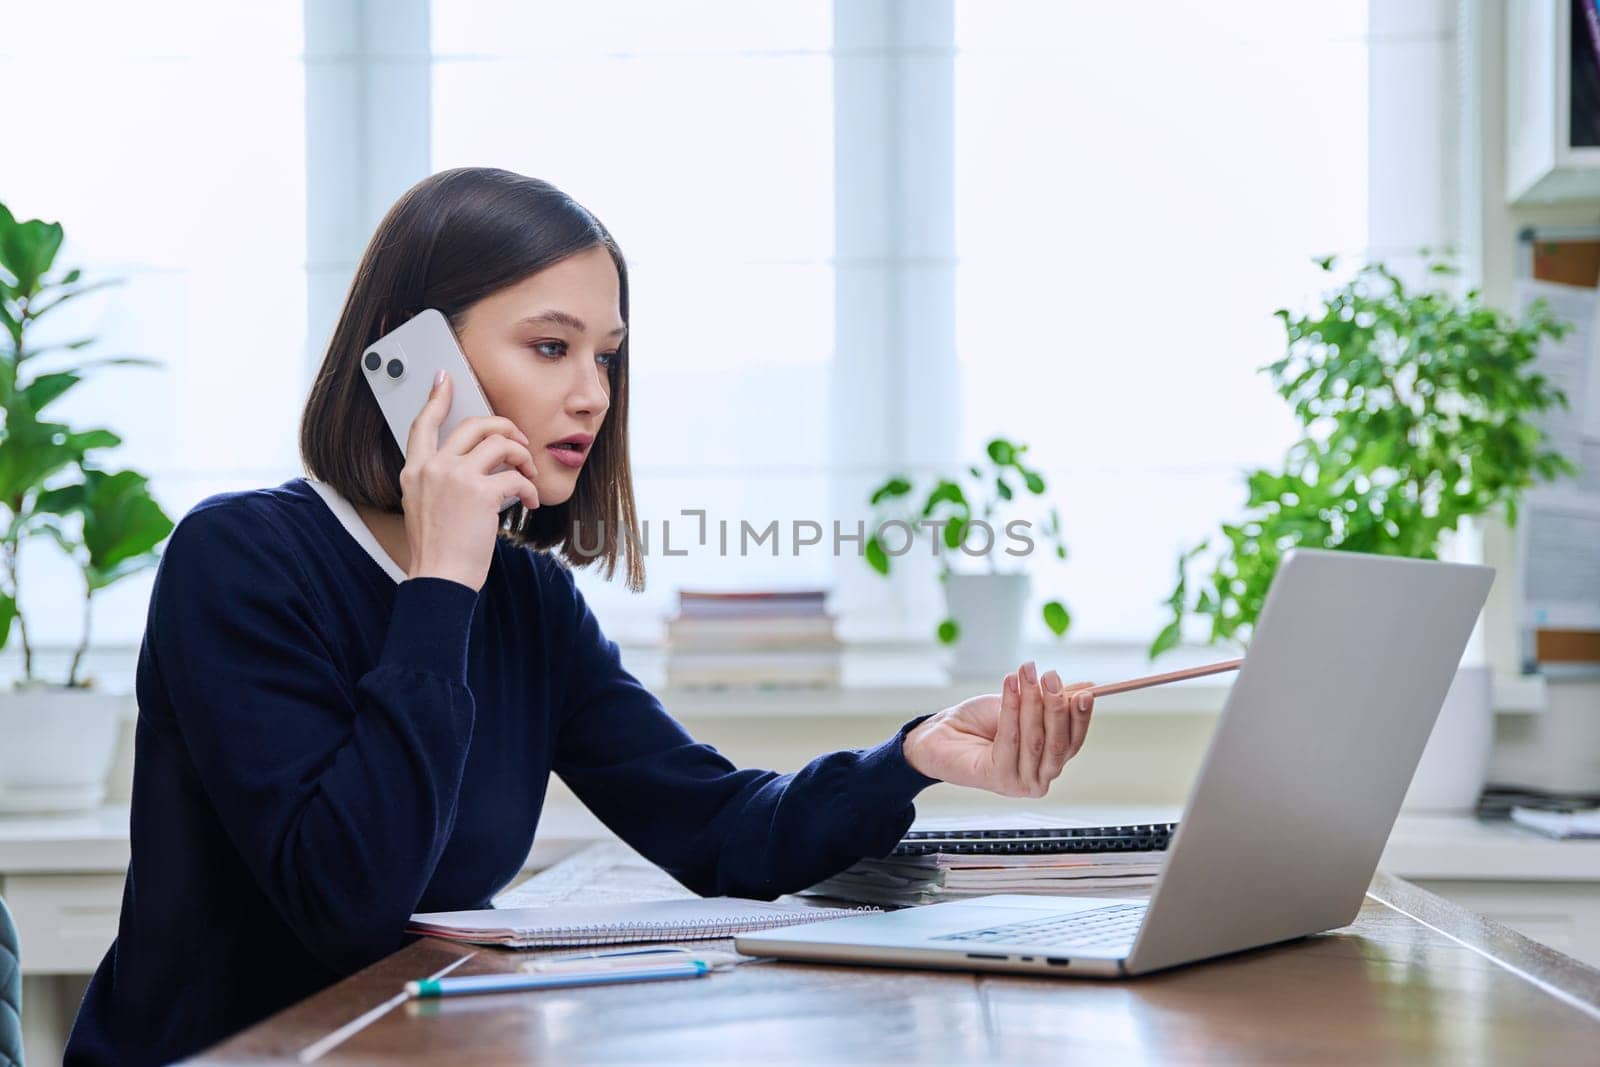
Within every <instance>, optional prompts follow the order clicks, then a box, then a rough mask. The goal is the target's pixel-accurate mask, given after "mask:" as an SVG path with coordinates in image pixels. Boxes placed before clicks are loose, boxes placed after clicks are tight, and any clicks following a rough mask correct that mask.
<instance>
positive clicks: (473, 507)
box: [400, 371, 539, 590]
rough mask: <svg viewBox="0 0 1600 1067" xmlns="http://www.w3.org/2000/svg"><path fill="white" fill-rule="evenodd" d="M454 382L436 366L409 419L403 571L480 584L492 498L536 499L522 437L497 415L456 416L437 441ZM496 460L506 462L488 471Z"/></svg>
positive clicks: (495, 512) (488, 554)
mask: <svg viewBox="0 0 1600 1067" xmlns="http://www.w3.org/2000/svg"><path fill="white" fill-rule="evenodd" d="M453 389H454V384H453V383H452V382H451V381H450V377H449V375H448V374H446V373H445V372H444V371H440V372H439V376H438V377H437V378H435V379H434V385H433V390H432V392H430V393H429V394H428V402H427V403H426V404H424V405H423V406H422V410H421V411H420V412H418V413H417V417H416V418H415V419H414V420H413V421H412V423H411V434H410V436H409V437H408V438H407V441H406V465H405V466H404V467H403V468H401V470H400V498H401V507H402V508H403V509H404V511H405V517H406V540H407V543H408V544H409V547H410V550H411V560H410V571H409V574H408V577H411V578H423V577H430V578H448V579H450V580H451V581H456V582H460V583H461V584H462V585H465V586H468V587H470V588H472V589H475V590H476V589H481V588H483V583H484V581H485V580H486V579H487V578H488V576H489V562H490V560H492V559H493V558H494V543H495V538H496V537H497V536H498V535H499V531H500V503H501V501H503V500H505V499H506V498H507V497H511V496H515V497H519V498H521V500H522V504H523V506H524V507H527V508H530V509H531V508H536V507H538V506H539V491H538V490H537V489H535V488H534V484H533V478H534V476H535V475H536V474H537V473H538V472H537V471H536V470H535V468H534V466H533V454H532V453H531V452H529V451H528V436H527V435H526V434H524V433H523V432H522V431H521V430H519V429H517V424H516V423H514V422H512V421H511V420H510V419H507V418H502V417H501V416H498V415H478V416H474V417H472V418H468V419H463V420H462V421H461V424H460V425H459V426H457V427H456V428H455V429H454V430H452V431H450V435H449V436H448V437H446V438H445V439H444V440H443V441H441V440H439V427H440V426H441V425H442V424H443V423H444V417H445V415H446V414H447V413H448V412H449V411H450V396H451V391H452V390H453ZM501 463H504V464H506V465H507V466H508V467H511V468H513V469H511V470H505V471H501V472H500V473H498V474H490V473H489V472H490V471H492V470H494V468H495V467H496V466H498V465H499V464H501Z"/></svg>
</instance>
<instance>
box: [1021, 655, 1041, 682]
mask: <svg viewBox="0 0 1600 1067" xmlns="http://www.w3.org/2000/svg"><path fill="white" fill-rule="evenodd" d="M1022 677H1023V678H1024V679H1025V680H1026V681H1027V683H1028V684H1029V685H1037V684H1038V683H1039V669H1038V668H1037V667H1035V666H1034V665H1033V660H1031V659H1030V660H1029V661H1028V662H1026V663H1024V664H1023V665H1022Z"/></svg>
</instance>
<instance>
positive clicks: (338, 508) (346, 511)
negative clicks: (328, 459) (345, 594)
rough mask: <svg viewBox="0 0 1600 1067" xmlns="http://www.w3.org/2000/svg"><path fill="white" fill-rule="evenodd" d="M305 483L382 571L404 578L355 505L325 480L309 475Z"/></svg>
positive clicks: (395, 577)
mask: <svg viewBox="0 0 1600 1067" xmlns="http://www.w3.org/2000/svg"><path fill="white" fill-rule="evenodd" d="M306 484H307V485H309V486H311V488H313V489H315V490H316V491H317V495H318V496H320V497H321V498H322V502H323V503H325V504H327V505H328V510H329V511H331V512H333V515H334V518H336V519H338V520H339V525H341V526H343V527H344V528H345V530H346V532H348V533H349V534H350V536H351V537H353V538H355V541H356V544H358V545H360V546H361V547H362V548H363V549H365V550H366V553H367V555H369V556H371V557H372V560H373V562H374V563H376V564H377V565H378V566H380V567H382V568H383V569H384V572H385V573H386V574H388V575H389V577H391V578H393V579H394V580H395V581H396V582H403V581H405V580H406V577H407V576H406V572H405V571H403V570H401V569H400V565H399V564H398V563H396V562H395V561H394V560H393V559H392V558H390V556H389V553H387V552H385V551H384V550H383V546H382V545H380V544H378V539H377V538H376V537H374V536H372V531H371V530H369V529H368V528H367V524H366V523H364V522H362V521H361V516H360V515H359V514H358V513H357V512H356V509H355V506H354V505H353V504H351V503H350V501H348V500H346V499H345V498H344V496H343V495H342V494H341V493H340V492H339V491H338V490H337V489H335V488H334V487H333V486H331V485H329V484H327V483H326V482H319V481H317V480H316V479H315V478H312V477H310V476H309V475H307V476H306Z"/></svg>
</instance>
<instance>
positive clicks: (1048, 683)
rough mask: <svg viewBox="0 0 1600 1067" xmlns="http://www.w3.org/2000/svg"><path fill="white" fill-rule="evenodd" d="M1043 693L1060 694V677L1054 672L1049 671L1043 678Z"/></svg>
mask: <svg viewBox="0 0 1600 1067" xmlns="http://www.w3.org/2000/svg"><path fill="white" fill-rule="evenodd" d="M1044 691H1045V692H1046V693H1059V692H1061V676H1060V675H1059V674H1057V673H1056V672H1055V671H1051V672H1050V673H1049V674H1047V675H1045V676H1044Z"/></svg>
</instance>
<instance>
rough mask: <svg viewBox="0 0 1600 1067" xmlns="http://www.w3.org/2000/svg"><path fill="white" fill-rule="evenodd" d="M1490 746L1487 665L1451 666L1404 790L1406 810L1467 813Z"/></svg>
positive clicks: (1479, 789)
mask: <svg viewBox="0 0 1600 1067" xmlns="http://www.w3.org/2000/svg"><path fill="white" fill-rule="evenodd" d="M1493 747H1494V706H1493V694H1492V687H1491V676H1490V673H1489V668H1488V667H1462V668H1460V669H1459V670H1457V671H1456V676H1455V680H1454V681H1453V682H1451V683H1450V691H1449V692H1448V693H1447V694H1446V695H1445V698H1444V706H1443V707H1442V708H1440V709H1439V718H1438V720H1437V721H1436V722H1435V723H1434V725H1433V733H1432V734H1430V735H1429V737H1428V745H1427V747H1426V748H1425V749H1423V751H1422V762H1421V763H1419V764H1418V765H1417V773H1416V775H1415V776H1413V777H1412V779H1411V788H1410V789H1409V790H1408V791H1407V792H1406V799H1405V804H1404V807H1405V810H1406V811H1418V812H1422V811H1434V812H1468V811H1472V810H1473V809H1474V808H1475V807H1476V806H1477V803H1478V794H1479V793H1481V792H1482V791H1483V783H1484V779H1485V778H1486V777H1487V775H1488V773H1489V754H1490V751H1491V750H1492V749H1493Z"/></svg>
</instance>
